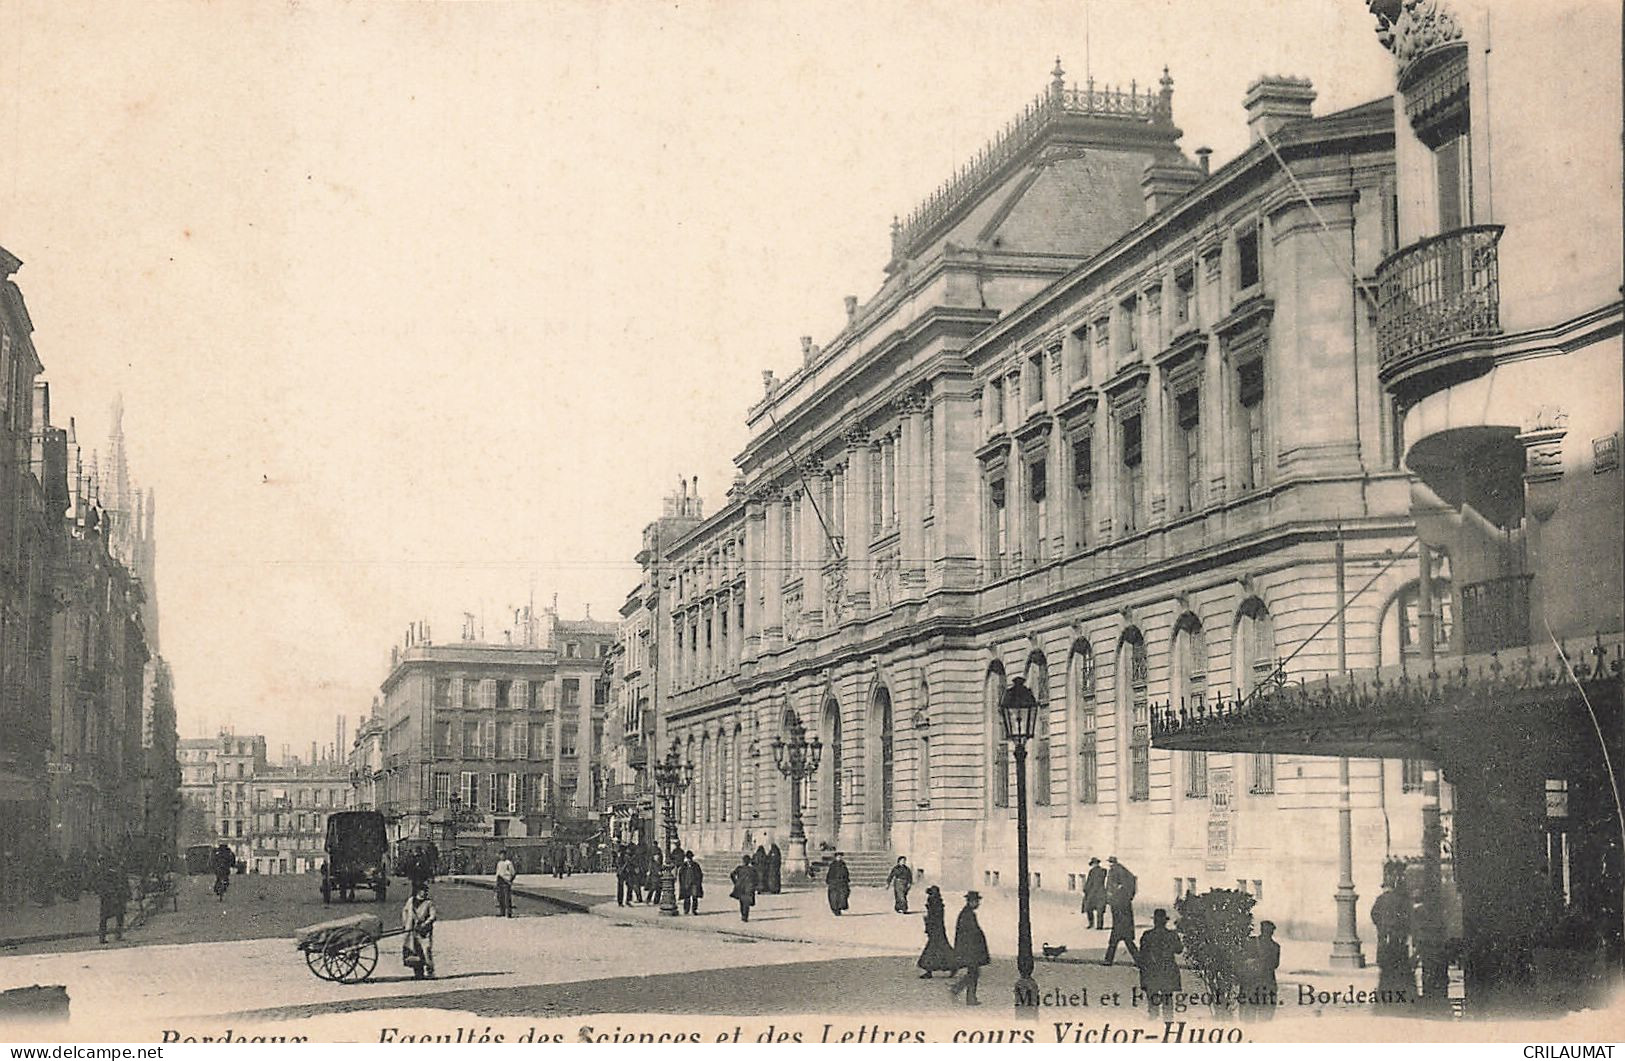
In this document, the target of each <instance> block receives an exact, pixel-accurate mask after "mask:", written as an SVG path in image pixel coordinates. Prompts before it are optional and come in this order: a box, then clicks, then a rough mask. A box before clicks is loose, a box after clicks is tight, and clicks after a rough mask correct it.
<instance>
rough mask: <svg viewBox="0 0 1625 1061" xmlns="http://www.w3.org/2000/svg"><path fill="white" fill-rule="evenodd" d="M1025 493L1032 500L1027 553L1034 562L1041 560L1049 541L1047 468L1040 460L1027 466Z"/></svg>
mask: <svg viewBox="0 0 1625 1061" xmlns="http://www.w3.org/2000/svg"><path fill="white" fill-rule="evenodd" d="M1027 494H1028V497H1030V498H1031V500H1032V531H1031V540H1030V541H1029V542H1028V554H1029V555H1030V556H1031V558H1032V560H1033V561H1035V562H1039V561H1042V560H1043V559H1044V556H1045V545H1046V544H1047V543H1048V541H1049V504H1048V501H1047V497H1048V494H1049V480H1048V477H1047V469H1046V467H1045V463H1044V462H1043V461H1042V460H1036V461H1033V462H1032V463H1031V464H1029V465H1028V466H1027Z"/></svg>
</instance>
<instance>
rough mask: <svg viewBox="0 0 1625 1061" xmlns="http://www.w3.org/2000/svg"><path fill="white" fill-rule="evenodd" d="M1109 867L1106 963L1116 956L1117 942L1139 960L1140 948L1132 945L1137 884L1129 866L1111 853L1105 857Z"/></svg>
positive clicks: (1107, 879)
mask: <svg viewBox="0 0 1625 1061" xmlns="http://www.w3.org/2000/svg"><path fill="white" fill-rule="evenodd" d="M1106 861H1107V862H1108V863H1110V864H1111V868H1110V869H1108V870H1107V871H1106V905H1107V906H1109V907H1111V911H1112V934H1111V936H1110V937H1109V938H1108V939H1107V940H1106V964H1107V965H1110V964H1111V963H1112V959H1113V958H1115V957H1116V956H1117V945H1118V944H1119V943H1121V944H1123V946H1125V947H1127V948H1128V955H1129V957H1130V958H1133V959H1134V960H1135V962H1138V961H1139V960H1140V948H1138V947H1136V946H1135V945H1134V892H1135V889H1136V888H1137V887H1138V886H1139V882H1138V881H1137V880H1135V878H1134V874H1132V873H1130V872H1129V868H1128V867H1127V866H1125V865H1123V864H1122V863H1121V862H1119V861H1117V856H1116V855H1112V856H1110V857H1109V858H1107V859H1106Z"/></svg>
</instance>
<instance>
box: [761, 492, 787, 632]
mask: <svg viewBox="0 0 1625 1061" xmlns="http://www.w3.org/2000/svg"><path fill="white" fill-rule="evenodd" d="M764 504H765V506H766V508H767V519H766V520H765V523H766V532H767V533H766V535H765V541H764V543H763V549H762V559H763V562H762V563H761V564H759V565H758V566H757V570H758V571H760V572H761V573H762V589H763V593H764V596H763V601H762V632H761V641H760V645H761V650H762V651H766V650H768V649H770V648H772V647H774V646H776V645H777V644H778V643H779V642H780V641H781V640H782V639H783V637H784V563H785V559H786V558H785V557H784V556H783V555H782V554H783V552H784V499H783V497H782V496H778V495H775V494H772V493H770V494H767V495H764Z"/></svg>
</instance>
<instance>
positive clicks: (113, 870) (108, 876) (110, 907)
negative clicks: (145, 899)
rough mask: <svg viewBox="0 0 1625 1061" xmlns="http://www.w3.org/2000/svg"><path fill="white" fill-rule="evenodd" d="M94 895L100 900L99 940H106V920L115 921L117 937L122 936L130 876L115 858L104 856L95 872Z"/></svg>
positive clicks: (120, 937)
mask: <svg viewBox="0 0 1625 1061" xmlns="http://www.w3.org/2000/svg"><path fill="white" fill-rule="evenodd" d="M96 896H97V898H98V899H100V900H101V915H102V921H101V927H100V928H99V929H98V930H97V936H98V937H99V942H102V943H106V942H107V922H109V921H115V922H116V923H117V933H118V934H117V938H118V939H121V940H122V939H123V938H124V907H125V905H126V904H127V903H129V901H130V878H129V875H128V874H126V873H125V872H124V866H123V864H122V863H120V862H119V861H118V860H117V859H116V858H111V857H109V858H106V859H104V860H103V861H102V864H101V867H100V868H99V869H98V870H97V873H96Z"/></svg>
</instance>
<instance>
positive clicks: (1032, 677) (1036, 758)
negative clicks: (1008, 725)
mask: <svg viewBox="0 0 1625 1061" xmlns="http://www.w3.org/2000/svg"><path fill="white" fill-rule="evenodd" d="M1027 688H1029V689H1031V690H1032V693H1033V698H1034V699H1035V700H1037V701H1038V719H1037V722H1036V724H1035V725H1034V727H1033V804H1034V805H1035V806H1039V807H1044V806H1048V805H1049V788H1050V758H1049V756H1050V743H1049V664H1048V662H1047V661H1046V660H1045V659H1044V655H1043V653H1041V652H1035V653H1034V654H1033V656H1032V659H1030V660H1029V661H1028V663H1027Z"/></svg>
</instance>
